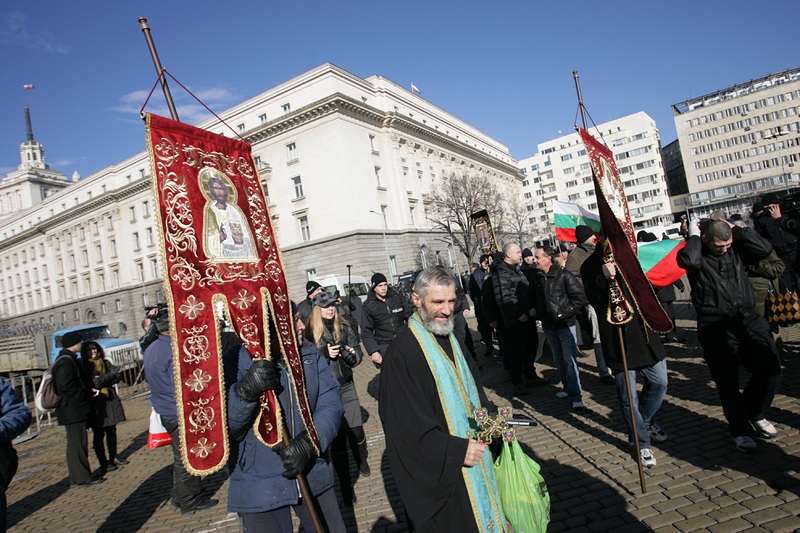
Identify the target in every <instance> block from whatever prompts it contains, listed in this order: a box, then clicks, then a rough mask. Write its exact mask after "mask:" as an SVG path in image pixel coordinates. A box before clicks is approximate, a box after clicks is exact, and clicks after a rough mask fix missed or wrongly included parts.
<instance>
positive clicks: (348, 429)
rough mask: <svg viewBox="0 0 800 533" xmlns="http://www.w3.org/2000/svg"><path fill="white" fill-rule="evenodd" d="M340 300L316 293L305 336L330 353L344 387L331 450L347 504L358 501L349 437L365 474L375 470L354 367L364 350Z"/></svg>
mask: <svg viewBox="0 0 800 533" xmlns="http://www.w3.org/2000/svg"><path fill="white" fill-rule="evenodd" d="M336 303H337V300H336V298H334V297H333V296H331V294H330V293H328V292H325V291H323V292H321V293H319V294H317V295H315V296H314V298H313V299H312V305H313V307H312V310H311V316H310V317H309V318H308V323H307V324H306V329H305V336H306V338H307V339H308V340H309V341H311V342H312V343H314V345H316V347H317V348H319V350H320V352H322V354H323V355H324V356H325V357H326V359H327V360H328V365H330V368H331V372H332V373H333V377H335V378H336V379H337V380H338V381H339V385H340V386H341V388H342V404H343V405H344V416H343V417H342V425H341V427H340V429H339V435H338V436H337V437H336V440H334V441H333V445H332V446H331V451H332V455H333V466H334V468H335V469H336V474H337V475H338V476H339V482H340V485H341V487H342V498H343V499H344V502H345V504H346V505H352V504H353V502H355V494H354V493H353V488H352V485H351V483H350V463H349V459H348V457H347V442H348V441H349V442H350V446H351V449H352V452H353V459H355V461H356V464H357V465H358V470H359V472H360V473H361V475H362V476H365V477H366V476H369V475H370V473H371V472H370V468H369V465H368V464H367V454H368V450H367V439H366V436H365V435H364V428H363V421H362V418H361V404H360V403H359V401H358V394H357V393H356V386H355V383H354V382H353V367H355V366H357V365H358V364H359V363H361V359H362V353H361V346H360V344H359V340H358V337H357V336H356V334H355V332H354V331H353V330H352V329H351V326H350V324H349V323H348V322H347V321H346V320H344V319H343V318H342V317H341V315H340V314H339V312H338V310H337V308H336Z"/></svg>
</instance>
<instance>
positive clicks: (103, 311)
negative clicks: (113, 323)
mask: <svg viewBox="0 0 800 533" xmlns="http://www.w3.org/2000/svg"><path fill="white" fill-rule="evenodd" d="M107 312H108V311H107V309H106V304H105V302H103V303H101V304H100V313H101V314H103V315H105V314H106V313H107Z"/></svg>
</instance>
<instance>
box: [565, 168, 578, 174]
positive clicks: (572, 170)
mask: <svg viewBox="0 0 800 533" xmlns="http://www.w3.org/2000/svg"><path fill="white" fill-rule="evenodd" d="M573 172H575V167H567V168H565V169H564V174H572V173H573Z"/></svg>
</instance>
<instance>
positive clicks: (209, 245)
mask: <svg viewBox="0 0 800 533" xmlns="http://www.w3.org/2000/svg"><path fill="white" fill-rule="evenodd" d="M197 180H198V182H199V183H200V190H202V191H203V196H205V197H206V198H207V199H208V202H207V203H206V209H205V218H204V220H203V223H204V228H205V231H204V235H203V244H204V249H205V252H206V255H207V256H208V258H209V259H256V254H255V250H254V248H253V237H252V231H251V229H250V224H249V223H248V222H247V219H246V218H245V216H244V213H242V210H241V209H239V206H237V205H236V188H235V187H234V186H233V183H231V181H230V179H228V177H227V176H225V174H223V173H222V172H220V171H219V170H217V169H215V168H209V167H206V168H204V169H202V170H201V171H200V173H199V174H198V176H197ZM231 196H232V197H233V198H232V199H233V202H230V201H229V200H230V199H231Z"/></svg>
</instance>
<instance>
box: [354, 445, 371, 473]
mask: <svg viewBox="0 0 800 533" xmlns="http://www.w3.org/2000/svg"><path fill="white" fill-rule="evenodd" d="M357 446H358V457H356V458H355V459H356V462H357V463H358V472H359V473H360V474H361V475H362V476H364V477H369V476H370V474H372V471H371V470H370V468H369V463H367V457H369V449H368V448H367V439H366V437H364V440H362V441H361V442H359V443H358V444H357Z"/></svg>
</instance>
